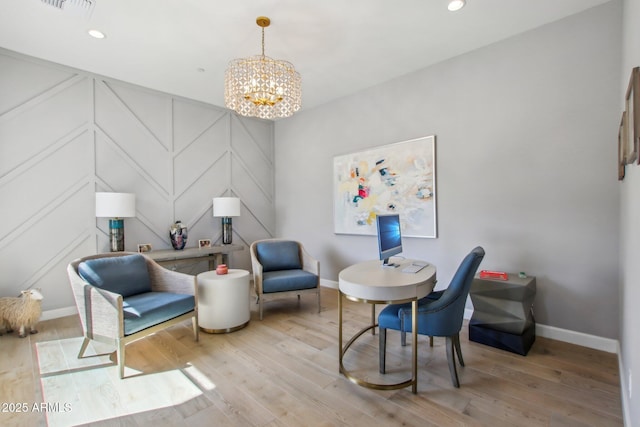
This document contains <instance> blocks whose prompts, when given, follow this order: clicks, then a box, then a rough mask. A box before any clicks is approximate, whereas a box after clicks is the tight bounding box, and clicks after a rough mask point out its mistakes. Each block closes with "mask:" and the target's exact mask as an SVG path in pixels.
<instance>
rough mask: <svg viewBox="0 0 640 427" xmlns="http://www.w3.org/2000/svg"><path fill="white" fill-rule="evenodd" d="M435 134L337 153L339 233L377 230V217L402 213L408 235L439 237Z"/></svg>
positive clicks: (336, 221)
mask: <svg viewBox="0 0 640 427" xmlns="http://www.w3.org/2000/svg"><path fill="white" fill-rule="evenodd" d="M435 160H436V159H435V136H433V135H432V136H426V137H422V138H416V139H412V140H409V141H404V142H398V143H395V144H388V145H383V146H380V147H376V148H371V149H368V150H366V151H360V152H357V153H351V154H345V155H341V156H336V157H334V160H333V180H334V187H333V188H334V206H333V223H334V232H335V233H336V234H363V235H375V234H376V220H375V219H376V215H378V214H380V215H382V214H389V213H399V214H400V221H401V225H402V229H401V230H402V236H403V237H426V238H435V237H437V232H436V161H435Z"/></svg>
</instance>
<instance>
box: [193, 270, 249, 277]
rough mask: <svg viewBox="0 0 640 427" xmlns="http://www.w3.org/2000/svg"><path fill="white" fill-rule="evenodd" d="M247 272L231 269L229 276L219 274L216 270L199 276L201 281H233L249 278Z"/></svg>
mask: <svg viewBox="0 0 640 427" xmlns="http://www.w3.org/2000/svg"><path fill="white" fill-rule="evenodd" d="M248 275H249V272H248V271H247V270H240V269H237V268H230V269H229V272H228V273H227V274H218V273H216V271H215V270H211V271H205V272H203V273H200V274H198V279H199V280H233V279H238V278H241V277H244V276H248Z"/></svg>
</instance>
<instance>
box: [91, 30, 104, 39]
mask: <svg viewBox="0 0 640 427" xmlns="http://www.w3.org/2000/svg"><path fill="white" fill-rule="evenodd" d="M87 32H88V33H89V35H90V36H91V37H93V38H96V39H103V38H105V37H106V36H105V35H104V33H103V32H102V31H99V30H89V31H87Z"/></svg>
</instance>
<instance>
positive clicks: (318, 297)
mask: <svg viewBox="0 0 640 427" xmlns="http://www.w3.org/2000/svg"><path fill="white" fill-rule="evenodd" d="M318 313H320V288H318Z"/></svg>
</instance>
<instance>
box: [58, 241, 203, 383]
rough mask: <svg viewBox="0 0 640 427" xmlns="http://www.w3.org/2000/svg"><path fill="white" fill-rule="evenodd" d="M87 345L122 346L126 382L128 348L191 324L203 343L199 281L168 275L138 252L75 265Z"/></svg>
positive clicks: (70, 270)
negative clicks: (199, 325) (199, 331)
mask: <svg viewBox="0 0 640 427" xmlns="http://www.w3.org/2000/svg"><path fill="white" fill-rule="evenodd" d="M67 274H68V276H69V282H70V284H71V290H72V291H73V296H74V298H75V301H76V306H77V308H78V314H79V315H80V322H81V324H82V330H83V332H84V341H83V343H82V346H81V348H80V352H79V353H78V358H82V357H83V355H84V352H85V350H86V349H87V346H88V345H89V342H90V341H91V340H96V341H100V342H105V343H108V344H113V345H115V347H116V351H117V357H118V368H119V374H120V378H124V366H125V354H124V347H125V345H126V344H127V343H130V342H132V341H135V340H137V339H140V338H143V337H145V336H147V335H150V334H152V333H155V332H157V331H159V330H161V329H164V328H167V327H169V326H172V325H175V324H177V323H180V322H183V321H185V320H191V323H192V326H193V335H194V339H195V340H196V341H198V287H197V285H196V278H195V277H194V276H190V275H187V274H183V273H179V272H176V271H171V270H167V269H166V268H163V267H161V266H160V265H158V264H156V262H155V261H153V260H151V259H150V258H148V257H146V256H143V255H141V254H136V253H127V252H112V253H108V254H99V255H91V256H87V257H84V258H79V259H76V260H74V261H72V262H71V263H70V264H69V265H68V267H67Z"/></svg>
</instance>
